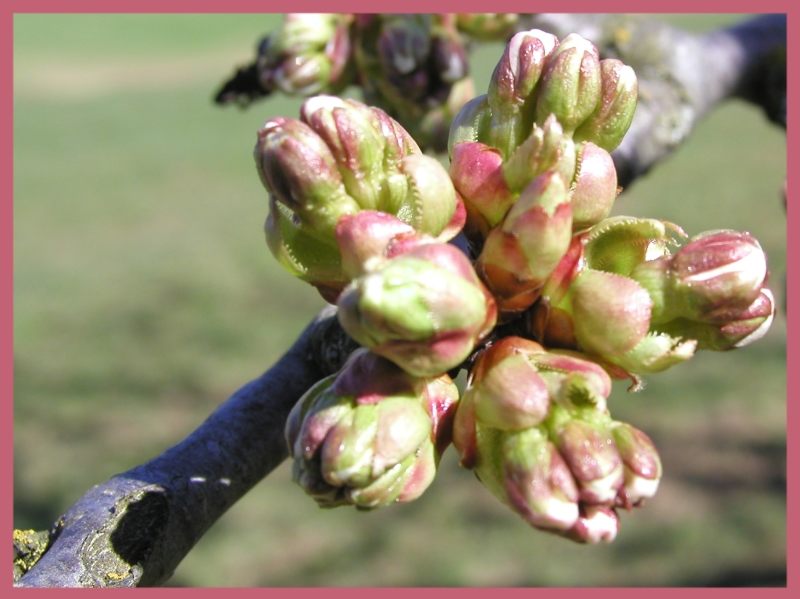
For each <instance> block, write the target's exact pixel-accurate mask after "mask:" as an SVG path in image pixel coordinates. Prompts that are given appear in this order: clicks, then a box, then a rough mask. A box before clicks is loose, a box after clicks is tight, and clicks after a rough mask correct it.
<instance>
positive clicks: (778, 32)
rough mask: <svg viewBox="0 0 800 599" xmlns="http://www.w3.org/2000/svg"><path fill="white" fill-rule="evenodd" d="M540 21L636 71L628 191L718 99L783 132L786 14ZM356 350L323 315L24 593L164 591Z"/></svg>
mask: <svg viewBox="0 0 800 599" xmlns="http://www.w3.org/2000/svg"><path fill="white" fill-rule="evenodd" d="M530 25H531V26H537V27H540V28H543V29H548V30H550V31H552V32H554V33H556V34H557V35H564V34H566V33H567V32H569V31H576V32H578V33H581V34H582V35H584V36H585V37H587V38H589V39H592V40H593V41H594V42H595V43H596V44H597V45H598V46H599V47H600V48H601V52H602V53H603V54H604V55H606V56H619V57H620V58H622V59H623V60H624V61H625V62H627V63H628V64H631V65H632V66H633V67H634V69H635V70H636V71H637V75H638V77H639V81H640V92H641V96H640V97H641V99H640V103H639V108H638V109H637V116H636V118H635V120H634V124H633V126H632V128H631V131H630V132H629V134H628V135H627V136H626V137H625V141H624V142H623V144H622V146H621V147H620V148H619V149H618V150H617V151H616V152H615V161H616V163H617V167H618V169H619V174H620V182H621V184H622V185H625V186H627V185H629V184H630V183H631V182H632V181H634V180H635V179H636V178H637V177H639V176H641V175H643V174H644V173H645V172H647V171H648V170H649V169H650V168H651V167H652V166H654V165H656V164H657V163H658V162H659V161H661V160H662V159H664V158H665V157H666V156H667V155H668V154H669V153H670V152H671V151H672V150H673V149H674V148H675V147H677V145H679V144H680V143H681V142H682V141H684V140H685V138H686V136H687V135H688V134H689V132H690V131H691V130H692V128H693V127H694V125H695V124H696V123H697V121H698V120H699V119H700V118H701V117H702V116H703V115H704V114H706V113H707V112H709V111H710V110H712V109H713V108H714V107H716V106H717V105H718V104H719V103H720V102H722V101H723V100H725V99H727V98H731V97H740V98H744V99H747V100H749V101H752V102H755V103H757V104H759V105H761V106H763V107H764V109H765V111H766V113H767V115H768V116H769V118H771V119H772V120H773V121H775V122H776V123H778V124H781V125H783V126H784V127H785V124H786V116H785V114H786V86H785V78H786V73H785V47H786V18H785V16H784V15H770V16H764V17H758V18H754V19H752V20H748V21H746V22H745V23H742V24H741V25H737V26H735V27H733V28H730V29H725V30H721V31H717V32H714V33H711V34H708V35H703V36H692V35H690V34H688V33H686V32H683V31H680V30H677V29H674V28H671V27H667V26H665V25H663V24H661V23H658V22H654V21H651V20H647V19H639V18H632V17H625V16H620V15H610V16H604V15H589V16H587V15H536V16H534V17H532V18H531V21H530ZM354 348H355V344H354V343H353V342H352V341H351V340H349V339H348V338H347V336H346V335H345V334H344V333H343V331H342V330H341V329H340V328H339V326H338V322H337V320H336V317H335V310H334V309H333V308H329V309H325V310H323V311H322V312H321V313H320V314H319V315H318V316H317V317H316V318H315V319H314V320H313V321H312V322H311V324H310V325H309V326H308V327H307V328H306V329H305V331H304V332H303V333H302V334H301V335H300V337H299V338H298V339H297V341H296V342H295V343H294V345H292V347H291V348H290V349H289V350H288V351H287V353H286V354H285V355H284V356H283V357H282V358H281V359H280V360H279V361H278V362H277V363H276V364H275V365H274V366H273V367H272V368H270V369H269V370H268V371H267V372H265V373H264V374H263V375H261V376H260V377H259V378H257V379H255V380H253V381H251V382H250V383H248V384H246V385H245V386H243V387H242V388H241V389H239V390H238V391H236V392H235V393H234V394H233V395H232V396H231V397H230V399H228V400H227V401H226V402H225V403H224V404H222V405H221V406H220V407H219V408H218V409H217V410H216V411H215V412H214V413H213V414H211V415H210V416H209V417H208V419H207V420H206V421H205V422H204V423H203V424H202V425H201V426H200V427H199V428H198V429H197V430H196V431H194V432H193V433H191V434H190V435H189V436H188V437H187V438H186V439H184V440H183V441H180V442H179V443H178V444H177V445H175V446H174V447H172V448H170V449H169V450H167V451H166V452H164V453H163V454H162V455H160V456H157V457H155V458H154V459H152V460H151V461H149V462H147V463H145V464H142V465H140V466H136V467H134V468H132V469H131V470H128V471H127V472H124V473H122V474H119V475H117V476H114V477H113V478H111V479H110V480H108V481H106V482H104V483H102V484H100V485H98V486H95V487H94V488H92V489H90V490H89V491H88V492H87V493H86V494H85V495H84V496H83V497H82V498H80V499H79V500H78V501H77V503H75V504H74V505H73V506H72V507H71V508H69V510H68V511H67V512H66V513H65V514H64V515H63V516H62V517H61V518H60V519H59V520H58V522H57V523H56V524H55V526H54V527H53V529H52V531H51V539H50V543H49V547H48V549H47V551H46V552H45V554H44V556H43V557H42V558H41V559H40V560H39V561H38V562H37V563H36V564H35V565H34V566H33V567H32V568H31V569H30V570H29V571H28V572H27V573H26V574H25V575H23V576H22V577H21V578H20V580H19V581H18V582H17V585H18V586H21V587H132V586H150V585H158V584H160V583H163V582H164V581H166V580H167V579H168V578H169V577H170V575H171V574H172V572H173V571H174V569H175V567H176V566H177V565H178V564H179V563H180V561H181V560H182V559H183V558H184V556H185V555H186V554H187V553H188V552H189V551H190V550H191V548H192V547H193V546H194V544H195V543H196V542H197V541H198V540H199V539H200V537H201V536H202V535H203V534H204V533H205V532H206V530H208V528H209V527H210V526H211V525H212V524H213V523H214V522H215V521H216V520H217V519H218V518H219V517H220V516H221V515H222V514H223V513H225V511H226V510H227V509H229V508H230V507H231V506H232V505H233V504H234V503H235V502H236V501H237V500H238V499H239V498H240V497H242V495H244V494H245V493H246V492H247V491H248V490H249V489H250V488H252V487H253V486H254V485H255V484H256V483H257V482H259V481H260V480H261V479H262V478H263V477H265V476H266V475H267V474H269V473H270V472H271V471H272V470H273V469H274V468H275V467H276V466H278V465H279V464H280V463H281V462H282V461H283V460H284V459H285V458H286V455H287V448H286V443H285V441H284V437H283V428H284V423H285V421H286V417H287V415H288V413H289V411H290V410H291V408H292V406H293V405H294V403H295V402H296V401H297V399H298V398H299V397H300V396H301V395H302V394H303V393H304V392H305V391H306V390H307V389H308V388H309V387H310V386H311V385H313V384H314V383H315V382H316V381H317V380H319V379H320V378H322V377H323V376H325V375H327V374H330V373H333V372H335V371H336V370H338V368H339V367H340V366H341V365H342V364H343V362H344V360H345V358H346V357H347V355H349V353H350V352H351V351H352V350H353V349H354Z"/></svg>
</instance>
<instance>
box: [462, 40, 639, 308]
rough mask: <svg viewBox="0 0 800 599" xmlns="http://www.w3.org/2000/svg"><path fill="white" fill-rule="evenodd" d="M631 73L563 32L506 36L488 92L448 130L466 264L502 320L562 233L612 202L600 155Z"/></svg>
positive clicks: (632, 90)
mask: <svg viewBox="0 0 800 599" xmlns="http://www.w3.org/2000/svg"><path fill="white" fill-rule="evenodd" d="M636 100H637V82H636V75H635V74H634V72H633V70H632V69H631V68H630V67H628V66H626V65H624V64H623V63H622V62H620V61H619V60H616V59H603V60H600V58H599V54H598V51H597V48H596V47H595V46H594V45H593V44H591V42H589V41H588V40H586V39H585V38H582V37H581V36H579V35H577V34H571V35H569V36H567V37H566V38H564V40H562V41H561V42H559V41H558V39H557V38H556V37H555V36H553V35H551V34H549V33H545V32H543V31H539V30H536V29H534V30H531V31H522V32H519V33H517V34H515V35H514V36H513V37H512V38H511V40H510V41H509V42H508V44H507V46H506V49H505V52H504V54H503V57H502V58H501V60H500V62H499V63H498V64H497V67H496V68H495V70H494V72H493V74H492V79H491V82H490V84H489V89H488V92H487V93H486V94H484V95H482V96H478V97H477V98H475V99H473V100H472V101H470V102H469V103H468V104H467V105H465V106H464V108H463V109H462V110H461V112H460V113H459V114H458V116H457V117H456V120H455V121H454V123H453V126H452V128H451V131H450V137H449V153H450V159H451V164H450V175H451V177H452V179H453V182H454V184H455V186H456V189H457V190H458V191H459V193H460V194H461V196H462V197H463V199H464V202H465V204H466V208H467V214H468V227H467V231H466V233H467V234H468V235H469V237H470V239H471V241H472V243H473V246H474V247H475V248H476V253H478V254H479V255H478V270H479V272H480V273H481V276H482V277H483V278H484V280H485V281H486V283H487V285H488V286H489V288H490V290H491V291H492V292H493V293H494V294H495V296H496V297H497V300H498V304H499V308H500V311H501V313H502V315H503V318H504V319H507V318H513V317H514V316H516V315H518V314H520V313H521V312H524V311H525V310H526V309H528V308H529V307H530V306H531V305H533V303H534V302H536V300H537V299H538V298H539V297H540V294H541V289H542V287H543V285H544V282H545V280H546V279H547V277H548V276H549V275H550V274H551V273H552V272H553V270H554V269H555V267H556V266H557V264H558V262H559V261H560V259H561V257H562V256H563V255H564V254H565V253H566V251H567V248H568V246H569V244H570V239H571V237H572V235H573V234H574V233H577V232H580V231H582V230H584V229H586V228H588V227H591V226H592V225H594V224H596V223H598V222H600V221H601V220H602V219H604V218H605V217H606V216H608V214H609V213H610V211H611V208H612V206H613V203H614V200H615V199H616V196H617V193H618V189H617V173H616V169H615V167H614V163H613V161H612V159H611V155H610V154H609V152H610V151H611V150H613V149H614V148H615V147H616V146H617V145H618V144H619V143H620V141H621V140H622V137H623V136H624V134H625V132H626V131H627V129H628V127H629V126H630V123H631V120H632V118H633V113H634V110H635V108H636Z"/></svg>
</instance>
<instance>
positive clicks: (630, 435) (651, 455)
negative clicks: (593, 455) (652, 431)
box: [611, 422, 661, 507]
mask: <svg viewBox="0 0 800 599" xmlns="http://www.w3.org/2000/svg"><path fill="white" fill-rule="evenodd" d="M611 433H612V434H613V436H614V443H616V446H617V450H618V451H619V455H620V456H621V457H622V463H623V464H624V468H625V482H624V484H623V486H622V489H621V491H620V498H621V500H622V504H623V506H625V507H628V506H635V505H638V504H639V503H641V502H642V501H644V500H645V499H649V498H650V497H653V496H654V495H655V494H656V490H658V483H659V481H660V480H661V460H660V458H659V457H658V451H656V448H655V445H653V441H652V440H651V439H650V437H648V436H647V435H646V434H645V433H643V432H642V431H640V430H639V429H637V428H635V427H633V426H631V425H630V424H627V423H625V422H616V423H615V424H614V425H613V426H612V428H611Z"/></svg>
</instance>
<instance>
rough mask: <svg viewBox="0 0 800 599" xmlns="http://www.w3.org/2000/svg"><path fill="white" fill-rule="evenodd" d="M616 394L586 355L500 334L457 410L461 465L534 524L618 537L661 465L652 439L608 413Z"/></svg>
mask: <svg viewBox="0 0 800 599" xmlns="http://www.w3.org/2000/svg"><path fill="white" fill-rule="evenodd" d="M610 392H611V379H610V377H609V375H608V374H607V373H606V371H605V370H604V369H603V368H601V367H600V366H599V365H598V364H596V363H595V362H592V361H590V360H587V359H586V358H585V357H584V356H582V355H581V354H578V353H577V352H570V351H546V350H545V349H544V348H543V347H542V346H541V345H540V344H538V343H536V342H534V341H530V340H528V339H524V338H521V337H515V336H509V337H504V338H503V339H501V340H500V341H498V342H496V343H495V344H493V345H491V346H490V347H488V348H487V349H485V350H484V351H482V352H481V353H480V355H479V356H478V358H477V360H476V361H475V364H474V366H473V368H472V370H471V372H470V380H469V383H468V387H467V390H466V392H465V394H464V397H463V399H462V400H461V403H460V405H459V408H458V412H457V413H456V419H455V423H454V426H453V442H454V444H455V446H456V448H457V450H458V451H459V454H460V456H461V463H462V465H464V466H466V467H468V468H473V469H474V470H475V473H476V475H477V476H478V478H479V479H480V481H481V482H482V483H483V484H484V485H485V486H486V488H487V489H489V490H490V491H491V492H492V493H493V494H494V495H495V496H496V497H497V498H499V499H500V500H501V501H502V502H503V503H505V504H507V505H508V506H509V507H510V508H511V509H512V510H514V511H515V512H516V513H518V514H519V515H520V516H522V517H523V518H524V519H525V520H526V521H527V522H528V523H529V524H530V525H531V526H534V527H536V528H539V529H542V530H546V531H550V532H555V533H558V534H562V535H564V536H566V537H568V538H570V539H573V540H575V541H579V542H584V543H596V542H598V541H612V540H613V539H614V538H615V537H616V534H617V530H618V527H619V520H618V518H617V515H616V509H617V508H619V507H623V508H626V509H630V508H631V507H634V506H638V505H640V504H641V503H642V502H643V501H644V500H646V499H648V498H649V497H652V496H653V495H654V494H655V492H656V489H657V488H658V483H659V480H660V478H661V462H660V460H659V457H658V453H657V452H656V449H655V447H654V445H653V443H652V441H651V440H650V439H649V437H647V435H645V434H644V433H643V432H641V431H640V430H638V429H636V428H634V427H633V426H631V425H629V424H626V423H624V422H618V421H615V420H613V419H612V418H611V416H610V414H609V412H608V408H607V404H606V399H607V398H608V395H609V393H610Z"/></svg>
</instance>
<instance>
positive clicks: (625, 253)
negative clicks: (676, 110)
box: [255, 16, 774, 543]
mask: <svg viewBox="0 0 800 599" xmlns="http://www.w3.org/2000/svg"><path fill="white" fill-rule="evenodd" d="M415 19H416V20H414V19H411V18H410V17H409V19H405V20H404V19H400V18H399V17H398V20H393V18H390V17H381V18H380V19H378V18H377V17H375V18H374V19H373V18H367V17H364V18H363V19H359V20H358V21H359V22H361V25H362V26H363V27H365V28H370V27H376V29H374V31H373V33H372V34H371V35H370V39H372V42H371V43H373V44H374V48H376V49H377V50H376V51H377V52H378V54H379V55H380V56H382V57H383V58H382V59H381V60H384V61H388V60H392V61H394V62H395V64H394V65H393V66H392V67H391V68H389V67H388V66H387V65H386V64H384V68H385V70H386V73H387V77H389V79H391V80H392V81H393V82H394V84H396V85H400V84H401V83H402V85H408V86H411V87H409V88H408V90H407V93H408V94H413V93H414V91H413V85H416V83H414V82H415V81H416V82H417V83H419V85H420V86H421V87H424V86H425V85H427V83H425V82H426V81H429V80H428V79H426V78H425V76H423V75H421V74H419V73H416V72H415V71H414V68H416V67H414V68H410V66H409V65H411V66H413V65H417V66H420V65H422V64H423V63H422V62H420V61H422V59H423V57H424V56H428V55H427V54H425V52H426V51H427V50H424V48H422V47H420V46H418V44H417V42H415V40H416V39H417V38H415V37H414V36H416V35H418V34H419V35H422V34H420V31H424V30H425V27H432V26H433V25H432V24H433V23H435V22H436V20H435V19H434V18H433V17H432V16H427V17H424V18H423V17H418V18H417V17H415ZM409 23H412V24H413V27H412V26H410V25H409ZM423 37H424V36H423ZM420 39H422V38H420ZM417 41H418V40H417ZM406 67H409V68H407V69H406ZM421 72H422V71H420V73H421ZM636 90H637V84H636V77H635V74H634V73H633V71H632V69H630V67H628V66H626V65H624V64H622V63H621V62H619V61H617V60H612V59H605V60H600V59H599V56H598V52H597V49H596V48H595V47H594V46H593V45H592V44H591V43H590V42H589V41H588V40H586V39H584V38H582V37H580V36H578V35H575V34H572V35H569V36H567V37H566V38H564V39H563V40H562V41H559V40H558V39H557V38H556V37H555V36H552V35H550V34H548V33H545V32H542V31H539V30H531V31H524V32H521V33H517V34H515V35H514V36H513V37H512V38H511V39H510V41H509V42H508V44H507V46H506V49H505V52H504V54H503V57H502V59H501V60H500V62H499V63H498V65H497V67H496V69H495V70H494V73H493V75H492V79H491V83H490V86H489V90H488V93H487V94H485V95H483V96H479V97H477V98H475V99H474V100H472V101H470V102H469V103H467V104H466V105H465V106H464V107H463V108H462V109H461V111H460V112H459V114H458V116H457V117H456V119H455V120H454V122H453V124H452V127H451V129H450V134H449V155H450V171H449V173H448V172H447V170H445V168H444V167H442V166H441V165H440V163H439V162H438V161H436V160H435V159H433V158H431V157H428V156H425V155H423V154H422V153H421V151H420V148H419V146H417V144H416V143H415V141H414V140H413V139H412V136H411V135H410V134H409V133H408V132H407V131H406V130H405V129H404V128H403V127H401V126H400V124H399V123H397V122H396V121H395V120H394V119H393V118H392V117H391V116H389V115H388V114H387V113H386V112H384V111H383V110H381V109H378V108H371V107H368V106H366V105H364V104H361V103H359V102H356V101H354V100H341V99H338V98H334V97H331V96H316V97H313V98H310V99H308V100H306V102H305V103H304V104H303V106H302V108H301V117H300V119H299V120H296V119H287V118H279V119H273V120H271V121H268V122H267V123H266V125H265V126H264V127H263V128H262V129H261V130H260V131H259V134H258V143H257V145H256V152H255V154H256V164H257V167H258V172H259V174H260V176H261V180H262V182H263V184H264V185H265V186H266V188H267V190H268V191H269V194H270V206H271V209H270V215H269V217H268V219H267V225H266V230H267V241H268V244H269V247H270V249H271V250H272V252H273V254H274V255H275V256H276V258H277V259H278V260H279V261H280V262H281V263H282V264H283V265H284V266H285V267H286V268H287V269H289V270H290V271H291V272H292V273H293V274H295V275H297V276H299V277H301V278H302V279H304V280H306V281H307V282H309V283H311V284H312V285H314V286H315V287H316V288H317V289H318V290H319V291H320V293H321V294H322V295H323V297H324V298H325V299H327V300H328V301H330V302H331V303H336V305H337V307H338V319H339V322H340V324H341V326H342V328H343V329H344V330H345V331H346V332H347V333H348V334H349V335H350V336H351V337H352V338H353V339H354V340H355V341H357V342H358V343H359V344H360V345H361V346H362V347H361V348H360V349H359V350H357V351H356V352H355V353H354V354H353V356H352V357H351V359H350V360H349V361H348V363H347V364H346V365H345V367H344V368H343V369H342V370H341V371H340V372H339V373H337V374H334V375H332V376H330V377H328V378H326V379H324V380H322V381H320V382H319V383H318V384H317V385H315V386H314V387H312V388H311V389H310V390H309V391H308V392H307V393H306V394H305V395H304V396H303V398H301V400H300V401H299V402H298V404H297V405H296V406H295V408H294V409H293V411H292V413H291V415H290V417H289V421H288V423H287V428H286V435H287V440H288V443H289V447H290V452H291V455H292V456H293V458H294V477H295V480H296V481H297V482H298V483H299V484H300V485H301V486H302V487H303V488H304V489H305V490H306V491H307V492H308V493H309V494H310V495H312V496H313V497H314V498H315V499H316V500H317V501H318V502H319V503H320V505H323V506H336V505H346V504H347V505H355V506H357V507H359V508H363V509H370V508H374V507H378V506H382V505H387V504H388V503H392V502H395V501H409V500H411V499H414V498H416V497H418V496H419V494H420V493H422V492H423V491H424V489H425V488H427V487H428V485H429V484H430V482H431V480H432V479H433V476H434V474H435V470H436V467H437V465H438V462H439V458H440V456H441V454H442V452H443V451H444V449H445V448H446V446H447V445H448V443H449V442H450V439H451V437H452V441H453V444H454V445H455V447H456V449H457V451H458V452H459V454H460V457H461V463H462V465H463V466H465V467H467V468H471V469H474V471H475V474H476V475H477V477H478V479H479V480H480V481H481V482H482V483H483V484H484V485H485V486H486V487H487V488H488V489H489V490H490V491H491V492H492V493H493V494H494V495H495V496H496V497H498V498H499V499H500V500H501V501H502V502H504V503H505V504H506V505H508V506H509V507H510V508H511V509H512V510H513V511H515V512H516V513H518V514H519V515H520V516H521V517H522V518H524V519H525V520H526V521H527V522H528V523H529V524H530V525H532V526H534V527H536V528H539V529H542V530H547V531H551V532H555V533H557V534H559V535H562V536H564V537H566V538H569V539H572V540H574V541H578V542H585V543H597V542H601V541H606V542H607V541H611V540H613V539H614V538H615V537H616V535H617V532H618V527H619V518H618V517H617V511H618V510H619V509H631V508H633V507H637V506H639V505H642V504H643V503H644V502H645V501H646V500H647V499H649V498H651V497H653V495H654V494H655V492H656V489H657V488H658V484H659V480H660V478H661V463H660V460H659V457H658V453H657V451H656V449H655V446H654V444H653V442H652V441H651V440H650V438H649V437H648V436H647V435H646V434H645V433H644V432H642V431H640V430H638V429H637V428H635V427H634V426H632V425H631V424H628V423H625V422H621V421H618V420H615V419H614V418H613V417H612V415H611V412H610V410H609V406H608V401H607V400H608V397H609V394H610V392H611V389H612V384H611V380H612V378H624V377H627V378H631V379H633V380H634V382H635V383H638V382H639V377H640V376H641V375H644V374H650V373H655V372H659V371H662V370H664V369H666V368H668V367H670V366H673V365H675V364H678V363H680V362H683V361H685V360H687V359H689V358H691V357H692V356H693V355H694V354H695V352H696V351H697V350H700V349H710V350H727V349H732V348H736V347H742V346H744V345H746V344H748V343H750V342H752V341H754V340H756V339H758V338H759V337H760V336H762V335H763V334H764V333H765V332H766V330H767V329H768V328H769V326H770V323H771V320H772V317H773V314H774V299H773V297H772V294H771V293H770V291H769V289H767V287H766V286H765V282H766V278H767V264H766V257H765V255H764V252H763V250H762V249H761V247H760V246H759V244H758V242H757V241H756V240H755V239H754V238H753V237H752V236H750V235H749V234H747V233H741V232H736V231H728V230H718V231H708V232H705V233H701V234H700V235H697V236H695V237H694V238H691V239H689V238H688V236H687V235H686V233H685V232H684V231H683V230H682V229H681V228H680V227H679V226H677V225H675V224H672V223H669V222H665V221H661V220H658V219H650V218H634V217H627V216H609V214H610V211H611V208H612V205H613V203H614V200H615V198H616V196H617V194H618V189H617V178H616V170H615V168H614V164H613V161H612V160H611V156H610V154H609V152H610V151H611V150H613V149H614V148H615V147H616V146H617V145H618V144H619V143H620V141H621V140H622V137H623V135H624V134H625V132H626V131H627V129H628V126H629V125H630V122H631V119H632V116H633V112H634V109H635V106H636V94H637V91H636ZM462 229H463V232H464V236H458V237H456V236H457V235H458V234H459V233H460V232H461V231H462ZM457 239H458V240H466V242H465V243H463V244H460V245H458V244H457V243H455V241H456V240H457ZM498 325H499V326H498ZM460 368H466V369H467V370H468V371H469V376H468V382H467V388H466V390H465V392H464V395H463V397H462V398H461V399H460V400H459V397H458V391H457V389H456V387H455V386H454V384H453V382H452V380H451V378H450V375H451V374H452V373H453V372H455V371H457V370H459V369H460ZM635 386H637V387H638V385H635Z"/></svg>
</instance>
